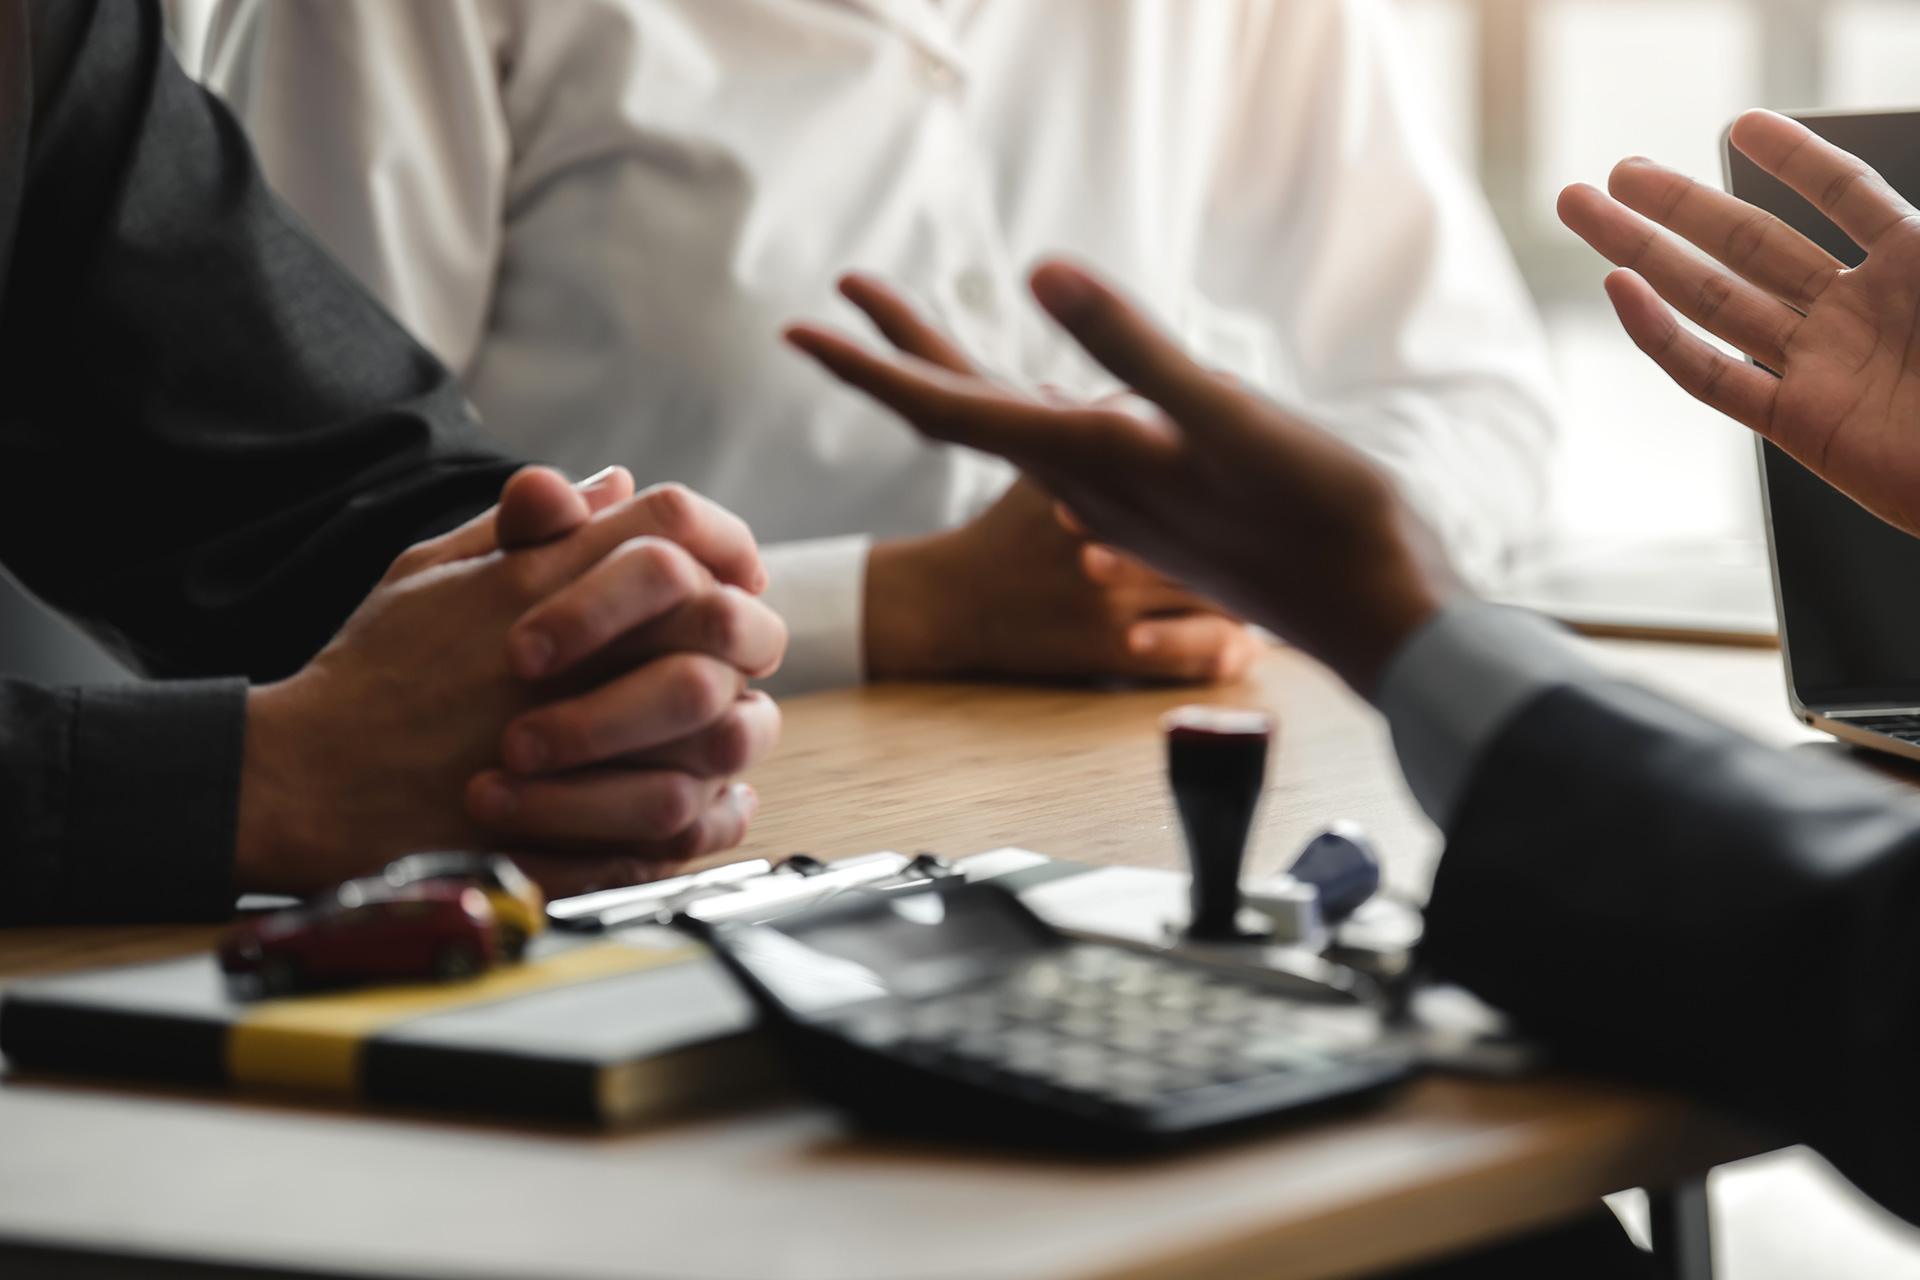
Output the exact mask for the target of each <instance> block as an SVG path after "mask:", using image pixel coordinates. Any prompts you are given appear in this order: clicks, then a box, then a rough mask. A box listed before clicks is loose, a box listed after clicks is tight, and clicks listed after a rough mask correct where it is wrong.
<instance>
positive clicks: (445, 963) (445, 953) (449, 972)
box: [433, 942, 480, 982]
mask: <svg viewBox="0 0 1920 1280" xmlns="http://www.w3.org/2000/svg"><path fill="white" fill-rule="evenodd" d="M433 972H434V976H435V977H437V978H439V979H440V980H441V981H442V982H463V981H465V980H466V979H468V978H471V977H473V976H474V975H476V974H478V973H479V972H480V953H479V952H477V951H475V950H474V949H473V948H472V947H470V946H468V945H467V944H466V943H464V942H450V943H448V944H447V945H446V946H444V947H442V948H440V954H439V955H437V956H435V957H434V958H433Z"/></svg>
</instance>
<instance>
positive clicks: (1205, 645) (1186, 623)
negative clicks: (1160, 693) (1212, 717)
mask: <svg viewBox="0 0 1920 1280" xmlns="http://www.w3.org/2000/svg"><path fill="white" fill-rule="evenodd" d="M1126 641H1127V655H1128V662H1129V666H1130V668H1131V671H1130V673H1131V674H1134V675H1140V676H1148V677H1153V678H1157V679H1163V680H1232V679H1237V678H1239V677H1240V676H1242V675H1244V674H1246V671H1247V668H1249V667H1250V666H1252V665H1253V661H1254V659H1255V658H1257V657H1258V656H1259V654H1260V650H1261V648H1262V645H1261V643H1260V641H1259V640H1258V639H1257V638H1256V637H1255V636H1254V635H1253V633H1252V632H1251V631H1249V630H1248V629H1247V627H1246V626H1245V625H1244V624H1242V623H1239V622H1236V621H1234V620H1233V619H1231V618H1227V617H1223V616H1222V615H1220V614H1217V613H1190V614H1180V615H1177V616H1174V617H1170V618H1148V619H1143V620H1142V621H1139V622H1136V623H1134V624H1133V625H1132V626H1130V627H1128V628H1127V636H1126Z"/></svg>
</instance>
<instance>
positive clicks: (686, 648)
mask: <svg viewBox="0 0 1920 1280" xmlns="http://www.w3.org/2000/svg"><path fill="white" fill-rule="evenodd" d="M786 651H787V623H786V620H785V619H784V618H782V617H781V616H780V615H779V614H777V613H775V612H774V611H773V610H772V609H769V608H768V607H767V606H766V604H765V603H764V602H762V601H760V600H758V599H756V598H755V597H753V596H750V595H748V594H747V593H746V592H744V591H742V590H740V589H739V588H738V587H729V586H724V585H722V586H717V587H714V588H713V589H712V590H709V591H703V592H700V593H699V594H697V595H695V596H694V597H693V598H692V599H690V600H688V601H687V602H686V603H685V604H682V605H680V606H679V607H678V608H676V609H673V610H671V611H670V612H668V613H666V614H663V615H662V616H660V617H659V618H656V619H655V620H653V621H652V622H649V623H647V624H645V625H644V626H641V627H638V628H635V629H634V630H632V631H630V632H628V633H627V634H626V635H624V636H621V637H620V638H619V639H618V640H616V641H615V642H614V643H612V644H610V645H608V646H607V647H606V649H605V650H603V651H602V653H601V654H600V655H598V656H597V657H596V659H595V661H594V663H592V664H589V665H588V667H587V668H585V669H588V670H591V669H593V668H594V667H598V666H601V665H603V664H614V665H626V666H631V665H632V664H633V663H636V662H644V661H647V660H649V659H652V658H656V657H659V656H660V655H661V654H666V653H704V654H708V655H709V656H711V657H715V658H718V659H720V661H722V662H724V663H726V664H727V665H729V666H733V667H738V668H739V669H740V670H741V671H742V672H744V673H746V674H747V675H748V676H750V677H752V678H753V679H756V680H759V679H764V678H765V677H767V676H770V675H772V674H773V673H774V672H775V671H778V670H779V669H780V660H781V658H782V657H784V656H785V654H786Z"/></svg>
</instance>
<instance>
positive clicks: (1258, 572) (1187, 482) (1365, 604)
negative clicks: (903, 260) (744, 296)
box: [788, 263, 1454, 692]
mask: <svg viewBox="0 0 1920 1280" xmlns="http://www.w3.org/2000/svg"><path fill="white" fill-rule="evenodd" d="M859 288H860V289H863V290H869V291H871V290H882V286H879V285H878V284H877V283H875V282H872V281H863V282H862V283H861V284H860V286H859ZM882 291H883V292H884V290H882ZM1033 291H1034V294H1035V296H1036V297H1038V298H1039V300H1040V303H1041V305H1042V306H1044V307H1045V308H1046V309H1047V310H1048V311H1049V312H1051V313H1052V314H1053V316H1054V318H1055V319H1056V320H1058V321H1059V322H1060V323H1061V324H1062V325H1063V326H1064V327H1065V328H1066V329H1067V330H1068V331H1069V332H1070V333H1072V334H1073V336H1074V337H1075V338H1076V339H1077V340H1079V342H1080V343H1081V345H1082V346H1084V347H1086V349H1087V350H1088V351H1089V352H1090V353H1091V354H1092V355H1093V357H1094V358H1095V359H1096V360H1098V361H1099V362H1100V363H1101V364H1103V365H1105V366H1106V367H1107V368H1108V369H1109V370H1111V371H1112V372H1113V373H1114V374H1115V375H1117V376H1118V377H1119V378H1121V379H1122V380H1123V381H1125V382H1126V383H1127V384H1128V385H1129V386H1131V387H1132V388H1134V390H1135V391H1137V392H1138V393H1139V395H1140V396H1142V397H1144V398H1145V399H1146V400H1148V401H1151V402H1152V405H1153V406H1157V410H1156V409H1153V408H1152V407H1148V408H1147V409H1146V410H1145V411H1137V409H1136V406H1138V404H1139V402H1138V401H1133V402H1129V403H1104V402H1103V403H1101V404H1095V405H1060V404H1053V403H1047V402H1044V401H1041V400H1038V399H1035V398H1032V397H1029V396H1026V395H1023V394H1020V393H1018V392H1015V391H1011V390H1009V389H1007V388H1004V387H1000V386H997V385H995V384H993V383H991V382H988V381H986V380H985V379H983V378H981V377H979V376H978V375H977V374H974V373H972V372H970V371H963V370H962V369H961V368H958V367H956V366H955V365H954V364H952V363H951V362H948V361H945V360H935V359H929V358H927V357H926V356H924V355H921V354H918V353H919V352H922V351H927V350H930V349H931V348H930V347H929V346H928V343H929V342H930V341H934V340H937V338H933V337H929V336H926V335H921V334H916V333H914V332H911V331H910V330H909V328H908V324H909V322H911V323H912V324H915V325H918V324H919V322H918V321H917V320H915V319H914V318H913V313H912V311H911V310H910V309H909V308H908V307H907V304H906V303H905V302H903V301H901V300H900V299H898V298H897V297H893V296H892V295H891V294H888V295H887V296H888V299H889V301H888V304H887V305H886V306H885V307H875V306H867V310H868V311H869V313H870V314H873V315H874V317H875V319H876V321H878V322H879V323H880V327H881V329H882V331H883V332H885V333H886V335H887V336H888V337H889V338H891V339H892V340H893V341H894V342H895V343H896V344H897V345H899V346H900V347H901V348H902V349H903V351H904V352H906V353H908V354H902V355H898V356H894V357H884V356H879V355H875V354H873V353H871V352H869V351H867V350H865V349H864V348H862V347H861V346H859V345H858V344H856V343H854V342H851V341H849V340H848V339H846V338H845V337H843V336H841V335H839V334H837V333H834V332H832V331H830V330H827V329H824V328H821V327H819V326H816V325H810V324H800V325H795V326H793V327H792V328H790V329H789V330H788V339H789V340H790V341H791V342H792V343H793V344H794V345H795V346H797V347H799V348H800V349H801V350H803V351H805V352H807V353H808V354H810V355H812V356H813V357H814V358H815V359H817V360H819V361H820V362H821V363H822V364H823V365H825V366H826V367H827V368H828V369H829V370H831V371H832V372H833V373H834V374H836V375H837V376H838V377H840V378H842V379H844V380H845V381H847V382H849V383H851V384H852V385H854V386H856V387H859V388H861V389H862V390H864V391H866V392H867V393H868V394H870V395H872V396H873V397H874V398H876V399H878V400H879V401H881V402H882V403H884V404H886V405H888V406H889V407H891V408H892V409H894V410H895V411H896V412H898V413H899V414H900V415H901V416H902V417H904V418H906V419H907V420H908V421H909V422H911V423H912V424H913V425H914V426H915V427H917V428H919V429H920V430H921V431H923V432H925V433H926V434H927V435H929V436H932V437H934V438H936V439H940V440H950V441H954V442H956V443H959V444H965V445H970V446H972V447H974V448H977V449H984V450H986V451H988V452H990V453H998V454H1001V455H1002V456H1004V457H1006V458H1008V459H1010V460H1012V461H1013V462H1015V463H1016V464H1018V465H1019V466H1020V467H1021V468H1022V469H1023V470H1024V471H1026V472H1027V473H1029V474H1030V475H1032V476H1034V477H1035V479H1037V480H1038V481H1039V482H1040V483H1041V484H1043V485H1045V486H1046V488H1047V489H1048V490H1049V491H1051V492H1052V493H1055V494H1058V495H1059V496H1060V497H1061V498H1062V499H1064V500H1065V501H1066V502H1067V503H1068V504H1069V505H1070V506H1071V507H1072V509H1073V511H1074V512H1075V513H1076V514H1077V515H1078V517H1079V518H1080V519H1081V520H1082V521H1084V523H1085V524H1086V525H1087V526H1088V527H1089V528H1090V529H1091V531H1092V532H1093V533H1094V534H1095V535H1096V536H1098V537H1100V538H1102V539H1104V540H1106V541H1109V542H1112V543H1114V544H1116V545H1118V546H1121V547H1124V548H1126V549H1127V550H1129V551H1131V552H1133V553H1135V554H1137V555H1139V556H1141V557H1142V558H1143V559H1145V560H1146V561H1147V562H1149V563H1151V564H1152V565H1154V566H1155V567H1157V568H1159V569H1161V570H1163V571H1165V572H1166V573H1168V574H1171V575H1172V576H1173V577H1174V578H1176V579H1178V580H1180V581H1183V582H1187V583H1190V584H1192V586H1193V587H1194V588H1195V589H1197V590H1198V591H1200V592H1201V593H1202V594H1204V595H1205V596H1207V597H1209V598H1211V599H1214V600H1218V601H1220V602H1222V603H1223V604H1224V605H1226V606H1227V607H1229V608H1231V609H1232V610H1234V611H1235V612H1236V613H1238V614H1240V615H1241V616H1243V617H1246V618H1250V619H1252V620H1253V621H1255V622H1259V623H1263V624H1265V625H1266V626H1268V627H1270V628H1271V629H1272V630H1274V631H1276V632H1278V633H1279V634H1281V635H1283V636H1285V637H1286V638H1287V639H1289V640H1291V641H1293V642H1294V643H1296V644H1298V645H1300V646H1301V647H1303V648H1305V649H1306V650H1307V651H1309V652H1310V653H1313V654H1314V655H1315V656H1317V657H1319V658H1320V659H1321V660H1322V661H1324V662H1326V663H1328V664H1329V665H1330V666H1332V667H1333V668H1334V669H1335V670H1336V671H1338V672H1339V673H1340V674H1341V675H1342V676H1343V677H1345V678H1346V680H1347V681H1348V682H1349V683H1350V684H1352V685H1353V686H1354V687H1355V688H1357V689H1359V690H1361V691H1362V692H1366V691H1370V690H1371V689H1372V687H1373V685H1374V683H1375V682H1376V680H1377V679H1378V677H1379V674H1380V671H1381V669H1382V667H1383V666H1384V664H1385V663H1386V661H1387V659H1388V658H1389V657H1390V656H1391V655H1392V654H1393V652H1394V651H1395V650H1396V649H1397V648H1398V647H1399V645H1400V644H1401V643H1402V642H1403V641H1404V640H1405V639H1406V638H1407V637H1408V636H1409V635H1411V634H1412V632H1413V631H1414V630H1415V629H1416V628H1417V627H1418V626H1419V625H1420V624H1421V623H1422V622H1423V621H1425V620H1426V618H1428V617H1429V616H1431V615H1432V613H1433V612H1434V611H1435V610H1436V609H1437V608H1438V607H1439V605H1440V602H1441V600H1442V599H1443V598H1444V597H1445V595H1446V594H1447V593H1449V592H1450V591H1452V590H1453V589H1454V580H1453V577H1452V575H1451V573H1450V571H1449V570H1448V569H1447V568H1446V566H1445V563H1444V561H1443V560H1441V559H1440V558H1439V556H1438V554H1437V553H1436V552H1430V551H1429V550H1428V548H1430V547H1431V545H1432V543H1431V539H1430V537H1428V536H1427V535H1426V533H1425V530H1424V529H1422V528H1421V527H1420V526H1419V525H1418V524H1417V522H1416V521H1415V520H1414V519H1413V517H1412V516H1411V515H1410V513H1409V512H1408V511H1407V510H1406V508H1405V506H1404V504H1402V503H1401V501H1400V500H1399V497H1398V496H1397V494H1396V493H1395V491H1394V488H1393V486H1392V484H1391V483H1390V482H1389V481H1388V480H1387V479H1386V477H1385V476H1384V475H1382V474H1381V473H1380V472H1379V471H1378V470H1376V469H1375V468H1374V467H1373V466H1372V465H1371V464H1370V463H1368V462H1367V461H1366V460H1365V459H1364V458H1362V457H1361V456H1360V455H1359V454H1358V453H1356V452H1355V451H1354V450H1352V449H1351V448H1349V447H1348V446H1346V445H1345V444H1343V443H1341V442H1340V441H1338V440H1336V439H1335V438H1334V437H1333V436H1331V435H1329V434H1327V433H1326V432H1324V431H1322V430H1320V429H1319V428H1317V427H1315V426H1313V425H1311V424H1310V423H1306V422H1303V421H1301V420H1300V419H1298V418H1295V417H1293V416H1292V415H1290V414H1288V413H1286V412H1285V411H1283V410H1281V409H1280V408H1279V407H1277V406H1275V405H1274V404H1272V403H1271V402H1269V401H1267V400H1265V399H1262V398H1261V397H1259V396H1256V395H1253V394H1251V393H1249V392H1247V391H1244V390H1242V389H1241V388H1239V387H1238V386H1236V385H1233V384H1231V383H1229V382H1228V381H1226V380H1224V379H1221V378H1219V377H1216V376H1215V375H1213V374H1211V373H1209V372H1208V371H1207V370H1205V369H1203V368H1201V367H1200V366H1199V365H1197V364H1195V363H1194V362H1193V361H1192V360H1190V359H1188V358H1187V356H1186V355H1184V354H1183V353H1182V352H1181V351H1180V350H1179V348H1178V347H1176V346H1175V345H1174V344H1173V343H1172V342H1171V341H1169V340H1168V339H1167V338H1166V337H1165V336H1163V335H1162V334H1160V333H1159V332H1157V331H1156V330H1155V329H1154V328H1153V326H1152V325H1151V324H1150V323H1149V322H1148V321H1147V320H1146V319H1145V318H1144V317H1142V316H1141V315H1140V314H1139V312H1137V311H1136V310H1134V308H1133V307H1132V306H1130V305H1129V304H1128V303H1127V302H1125V301H1124V300H1123V299H1121V298H1120V297H1119V296H1118V295H1116V294H1115V293H1114V292H1113V291H1112V290H1110V289H1108V288H1107V287H1106V286H1105V285H1103V284H1101V283H1100V282H1099V281H1097V280H1096V279H1094V278H1093V277H1092V276H1091V275H1089V274H1088V273H1086V272H1085V271H1082V270H1081V269H1079V268H1077V267H1074V266H1071V265H1068V264H1065V263H1051V264H1048V265H1046V266H1043V267H1041V268H1040V269H1039V270H1038V271H1036V272H1035V273H1034V277H1033ZM849 292H850V293H852V292H855V291H854V290H850V291H849ZM862 305H863V306H866V303H864V302H863V303H862ZM931 334H932V331H931V330H930V329H929V330H927V335H931Z"/></svg>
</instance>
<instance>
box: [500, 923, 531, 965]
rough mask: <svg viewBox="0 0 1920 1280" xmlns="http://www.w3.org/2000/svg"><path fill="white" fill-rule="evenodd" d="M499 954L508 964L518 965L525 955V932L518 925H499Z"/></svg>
mask: <svg viewBox="0 0 1920 1280" xmlns="http://www.w3.org/2000/svg"><path fill="white" fill-rule="evenodd" d="M500 954H501V956H502V957H504V958H505V959H506V960H508V961H509V962H511V963H514V964H518V963H519V962H520V961H521V960H522V959H523V958H524V957H525V956H526V954H527V931H526V930H525V929H522V928H521V927H520V926H519V925H514V924H503V925H501V926H500Z"/></svg>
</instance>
